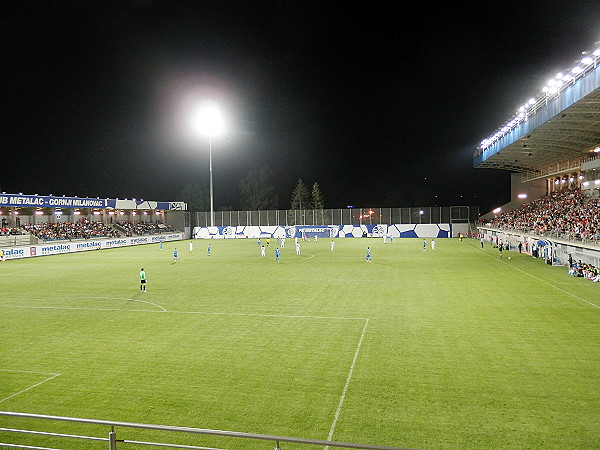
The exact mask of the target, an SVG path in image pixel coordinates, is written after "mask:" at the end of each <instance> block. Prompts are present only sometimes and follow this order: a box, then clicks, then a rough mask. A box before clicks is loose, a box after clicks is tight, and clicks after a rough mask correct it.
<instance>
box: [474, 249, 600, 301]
mask: <svg viewBox="0 0 600 450" xmlns="http://www.w3.org/2000/svg"><path fill="white" fill-rule="evenodd" d="M477 250H479V251H480V252H483V253H485V254H486V255H488V256H489V257H490V258H494V256H492V255H490V254H489V253H487V252H485V251H483V250H482V249H480V248H478V249H477ZM498 261H500V262H501V263H502V264H505V265H507V266H508V267H510V268H511V269H514V270H518V271H519V272H521V273H524V274H525V275H527V276H530V277H531V278H534V279H536V280H538V281H541V282H542V283H544V284H546V285H548V286H550V287H553V288H554V289H557V290H559V291H561V292H564V293H565V294H567V295H570V296H571V297H573V298H576V299H577V300H581V301H582V302H585V303H587V304H588V305H591V306H593V307H595V308H598V309H600V305H596V304H595V303H592V302H590V301H589V300H586V299H585V298H581V297H579V296H578V295H575V294H573V293H572V292H569V291H567V290H565V289H563V288H560V287H558V286H555V285H554V284H552V283H548V282H547V281H546V280H542V279H541V278H538V277H536V276H535V275H532V274H530V273H528V272H525V271H524V270H522V269H519V268H518V267H514V266H511V265H510V264H508V263H507V262H506V261H504V260H498Z"/></svg>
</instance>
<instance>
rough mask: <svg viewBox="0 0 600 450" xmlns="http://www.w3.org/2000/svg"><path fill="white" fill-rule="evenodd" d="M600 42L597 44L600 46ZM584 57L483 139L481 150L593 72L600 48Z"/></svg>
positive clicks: (552, 79) (556, 77)
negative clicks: (549, 99) (536, 97)
mask: <svg viewBox="0 0 600 450" xmlns="http://www.w3.org/2000/svg"><path fill="white" fill-rule="evenodd" d="M599 43H600V42H596V43H595V45H598V44H599ZM582 54H583V55H584V56H583V57H582V58H581V59H580V60H579V61H578V62H577V63H576V65H575V66H574V67H573V68H572V69H570V71H569V72H568V73H563V72H558V73H556V75H555V76H554V77H553V78H551V79H550V80H548V82H547V83H546V85H545V86H543V87H542V95H541V96H539V97H538V99H537V100H536V99H535V98H531V99H530V100H528V101H527V103H525V105H524V106H522V107H519V109H518V111H517V113H516V116H515V117H513V118H512V119H511V120H510V121H508V122H507V123H506V124H505V125H504V126H502V127H500V128H499V129H498V130H497V131H496V132H495V133H494V134H493V135H492V136H490V137H488V138H486V139H483V140H482V141H481V143H480V145H479V148H480V149H482V150H485V149H486V148H488V147H489V146H491V145H493V144H494V143H495V142H496V141H498V139H501V138H502V137H503V136H504V135H505V134H506V133H508V132H510V131H511V130H512V129H513V128H514V127H515V126H518V125H519V123H520V122H521V121H524V120H527V119H528V116H530V115H532V114H535V112H536V111H537V108H538V107H540V105H545V104H547V100H548V97H549V96H554V95H556V94H558V93H559V92H561V91H562V90H563V89H566V88H567V87H568V86H570V85H571V84H572V83H574V82H576V81H577V80H578V79H580V78H582V77H583V76H585V75H586V74H587V73H589V72H590V71H591V70H594V68H595V67H596V66H597V64H598V63H599V62H600V47H597V48H596V49H595V50H594V51H593V52H592V53H591V54H590V52H587V51H586V52H582Z"/></svg>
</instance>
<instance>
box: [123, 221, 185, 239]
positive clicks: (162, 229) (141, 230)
mask: <svg viewBox="0 0 600 450" xmlns="http://www.w3.org/2000/svg"><path fill="white" fill-rule="evenodd" d="M116 227H117V228H119V229H120V230H122V231H123V232H124V234H125V236H134V235H136V236H144V235H149V234H161V233H171V232H174V231H177V230H176V229H175V228H173V227H172V226H171V225H168V224H165V223H162V222H141V221H139V222H132V221H130V220H128V221H119V222H117V223H116Z"/></svg>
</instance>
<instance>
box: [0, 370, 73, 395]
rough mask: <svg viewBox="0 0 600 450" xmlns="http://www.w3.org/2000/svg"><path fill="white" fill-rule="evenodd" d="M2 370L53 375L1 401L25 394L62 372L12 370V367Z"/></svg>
mask: <svg viewBox="0 0 600 450" xmlns="http://www.w3.org/2000/svg"><path fill="white" fill-rule="evenodd" d="M0 371H2V372H17V373H36V374H42V375H52V376H50V377H48V378H46V379H45V380H42V381H40V382H39V383H35V384H33V385H31V386H29V387H28V388H25V389H22V390H20V391H19V392H15V393H14V394H11V395H9V396H8V397H5V398H3V399H1V400H0V403H2V402H4V401H6V400H9V399H11V398H13V397H16V396H17V395H19V394H23V393H24V392H27V391H29V390H31V389H33V388H36V387H38V386H40V385H41V384H44V383H46V382H47V381H50V380H53V379H54V378H56V377H59V376H60V375H61V374H60V373H47V372H33V371H28V370H10V369H0Z"/></svg>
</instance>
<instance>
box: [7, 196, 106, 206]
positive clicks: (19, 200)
mask: <svg viewBox="0 0 600 450" xmlns="http://www.w3.org/2000/svg"><path fill="white" fill-rule="evenodd" d="M113 202H114V200H113ZM0 206H22V207H39V208H61V207H62V208H106V207H107V206H109V200H108V199H101V198H79V197H54V196H45V195H21V194H19V195H14V194H2V195H0Z"/></svg>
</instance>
